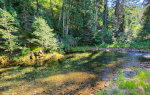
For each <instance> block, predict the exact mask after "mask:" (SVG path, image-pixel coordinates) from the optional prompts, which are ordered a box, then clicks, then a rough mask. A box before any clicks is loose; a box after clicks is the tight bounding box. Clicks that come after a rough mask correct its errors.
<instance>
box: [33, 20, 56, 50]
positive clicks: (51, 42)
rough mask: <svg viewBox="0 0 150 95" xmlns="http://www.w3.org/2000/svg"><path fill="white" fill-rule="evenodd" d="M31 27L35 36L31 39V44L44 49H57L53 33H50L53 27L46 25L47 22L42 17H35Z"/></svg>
mask: <svg viewBox="0 0 150 95" xmlns="http://www.w3.org/2000/svg"><path fill="white" fill-rule="evenodd" d="M32 27H33V35H34V36H35V37H34V38H32V39H31V42H32V43H33V44H36V45H37V46H41V47H43V49H44V50H46V51H47V50H56V49H57V47H58V45H57V40H56V38H55V37H54V36H55V35H54V33H52V31H53V29H51V28H50V27H49V26H48V24H47V22H46V21H45V20H44V19H43V18H42V17H38V18H35V21H34V23H33V24H32Z"/></svg>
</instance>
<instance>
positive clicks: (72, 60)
mask: <svg viewBox="0 0 150 95" xmlns="http://www.w3.org/2000/svg"><path fill="white" fill-rule="evenodd" d="M142 55H144V54H141V53H133V52H128V53H119V52H118V53H117V52H85V53H73V54H67V55H66V56H65V59H63V60H58V61H57V62H53V63H50V64H47V65H45V66H43V67H19V66H16V67H9V68H0V94H4V95H11V94H14V95H32V94H41V95H44V94H49V95H56V94H57V95H63V94H64V95H90V94H94V93H96V91H97V89H100V88H102V87H103V86H104V85H105V81H108V80H110V78H111V77H112V76H113V73H115V71H116V70H117V69H118V68H121V67H124V68H128V66H129V65H127V64H130V65H132V66H134V65H135V66H136V65H137V64H136V63H139V62H140V60H138V59H139V57H140V56H142Z"/></svg>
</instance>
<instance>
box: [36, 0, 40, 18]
mask: <svg viewBox="0 0 150 95" xmlns="http://www.w3.org/2000/svg"><path fill="white" fill-rule="evenodd" d="M36 3H37V16H39V1H38V0H36Z"/></svg>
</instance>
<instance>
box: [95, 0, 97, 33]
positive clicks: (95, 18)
mask: <svg viewBox="0 0 150 95" xmlns="http://www.w3.org/2000/svg"><path fill="white" fill-rule="evenodd" d="M95 6H96V13H95V31H96V30H97V12H98V7H97V0H95Z"/></svg>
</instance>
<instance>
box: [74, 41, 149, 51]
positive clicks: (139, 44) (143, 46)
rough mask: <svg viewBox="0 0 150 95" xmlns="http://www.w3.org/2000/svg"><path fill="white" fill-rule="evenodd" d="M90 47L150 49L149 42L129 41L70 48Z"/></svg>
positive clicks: (87, 48)
mask: <svg viewBox="0 0 150 95" xmlns="http://www.w3.org/2000/svg"><path fill="white" fill-rule="evenodd" d="M90 48H131V49H150V42H131V43H114V44H101V45H96V46H81V47H74V48H72V50H73V51H87V50H90Z"/></svg>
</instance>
